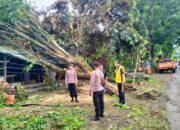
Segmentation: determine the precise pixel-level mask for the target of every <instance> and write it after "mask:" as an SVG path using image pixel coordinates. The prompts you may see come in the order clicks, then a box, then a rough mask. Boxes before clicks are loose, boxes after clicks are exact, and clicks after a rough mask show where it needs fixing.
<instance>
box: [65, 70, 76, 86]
mask: <svg viewBox="0 0 180 130" xmlns="http://www.w3.org/2000/svg"><path fill="white" fill-rule="evenodd" d="M71 83H75V84H77V83H78V79H77V73H76V70H75V69H72V70H67V71H66V76H65V84H71Z"/></svg>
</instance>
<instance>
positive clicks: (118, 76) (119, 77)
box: [115, 66, 124, 83]
mask: <svg viewBox="0 0 180 130" xmlns="http://www.w3.org/2000/svg"><path fill="white" fill-rule="evenodd" d="M122 74H124V70H123V67H122V66H120V67H119V68H118V69H117V70H116V78H115V81H116V83H122Z"/></svg>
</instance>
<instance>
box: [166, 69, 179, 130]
mask: <svg viewBox="0 0 180 130" xmlns="http://www.w3.org/2000/svg"><path fill="white" fill-rule="evenodd" d="M167 95H168V103H167V113H168V115H167V116H168V121H169V123H170V130H180V68H178V69H177V72H176V73H175V74H173V76H172V80H171V81H170V84H169V89H168V91H167Z"/></svg>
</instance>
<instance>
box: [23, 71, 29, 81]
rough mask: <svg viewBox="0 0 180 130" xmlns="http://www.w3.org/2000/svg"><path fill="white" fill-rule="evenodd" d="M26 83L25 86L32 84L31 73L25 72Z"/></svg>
mask: <svg viewBox="0 0 180 130" xmlns="http://www.w3.org/2000/svg"><path fill="white" fill-rule="evenodd" d="M24 82H25V84H28V83H29V82H30V74H29V72H24Z"/></svg>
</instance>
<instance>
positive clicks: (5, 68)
mask: <svg viewBox="0 0 180 130" xmlns="http://www.w3.org/2000/svg"><path fill="white" fill-rule="evenodd" d="M4 80H5V81H6V80H7V57H6V55H4Z"/></svg>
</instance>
